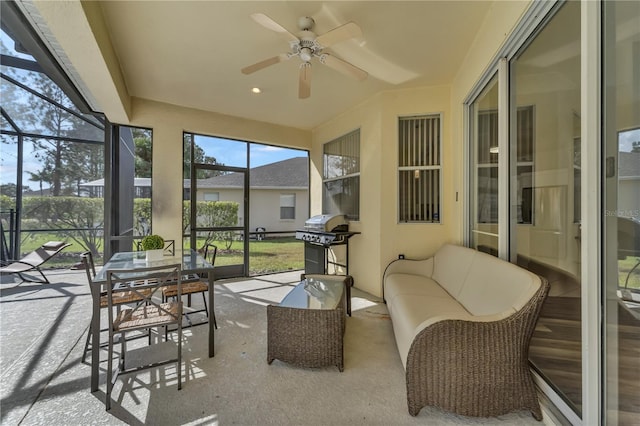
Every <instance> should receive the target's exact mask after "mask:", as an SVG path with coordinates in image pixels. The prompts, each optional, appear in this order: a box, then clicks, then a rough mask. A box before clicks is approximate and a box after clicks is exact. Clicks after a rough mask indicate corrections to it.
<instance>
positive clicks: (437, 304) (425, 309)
mask: <svg viewBox="0 0 640 426" xmlns="http://www.w3.org/2000/svg"><path fill="white" fill-rule="evenodd" d="M387 308H388V309H389V315H390V316H391V318H393V321H392V324H393V332H394V334H395V338H396V345H397V346H398V352H399V353H400V359H401V360H402V365H403V366H404V367H405V368H406V365H407V354H408V353H409V349H410V348H411V343H412V342H413V339H414V337H415V334H416V329H417V327H418V326H420V325H421V324H422V323H423V322H424V321H426V320H428V319H430V318H433V317H449V316H452V317H460V316H468V315H469V313H468V312H467V311H466V310H465V309H464V307H463V306H462V305H460V304H459V303H458V302H456V301H455V300H454V299H453V298H452V297H451V296H449V295H446V296H440V297H437V296H434V295H420V294H398V295H396V296H395V297H394V298H393V302H392V303H389V301H387Z"/></svg>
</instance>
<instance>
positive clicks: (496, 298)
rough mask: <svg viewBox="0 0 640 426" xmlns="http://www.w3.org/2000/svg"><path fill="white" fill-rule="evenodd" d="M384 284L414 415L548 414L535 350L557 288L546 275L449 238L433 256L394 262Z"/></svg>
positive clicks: (410, 407)
mask: <svg viewBox="0 0 640 426" xmlns="http://www.w3.org/2000/svg"><path fill="white" fill-rule="evenodd" d="M383 291H384V298H385V301H386V303H387V307H388V310H389V315H390V316H391V321H392V324H393V331H394V334H395V339H396V344H397V346H398V351H399V353H400V358H401V359H402V363H403V365H404V368H405V372H406V381H407V404H408V408H409V413H410V414H411V415H412V416H416V415H417V414H418V413H419V412H420V410H421V409H422V407H425V406H437V407H440V408H442V409H444V410H447V411H452V412H455V413H458V414H462V415H466V416H477V417H491V416H498V415H501V414H505V413H508V412H510V411H515V410H530V411H531V413H532V414H533V417H534V418H535V419H537V420H541V419H542V412H541V409H540V405H539V402H538V398H537V394H536V389H535V385H534V383H533V379H532V376H531V371H530V369H529V362H528V352H529V342H530V340H531V336H532V334H533V331H534V328H535V324H536V321H537V319H538V314H539V312H540V309H541V307H542V303H543V302H544V299H545V298H546V295H547V293H548V291H549V284H548V283H547V281H546V280H545V279H544V278H541V277H539V276H538V275H535V274H533V273H531V272H529V271H527V270H525V269H523V268H520V267H518V266H516V265H513V264H511V263H509V262H505V261H503V260H500V259H498V258H496V257H494V256H491V255H488V254H486V253H481V252H478V251H476V250H473V249H469V248H466V247H461V246H455V245H450V244H447V245H444V246H443V247H441V248H440V249H439V250H438V251H437V252H436V253H435V255H434V256H433V257H431V258H429V259H424V260H408V259H403V260H396V261H394V262H392V263H391V264H389V266H388V267H387V269H386V270H385V273H384V277H383Z"/></svg>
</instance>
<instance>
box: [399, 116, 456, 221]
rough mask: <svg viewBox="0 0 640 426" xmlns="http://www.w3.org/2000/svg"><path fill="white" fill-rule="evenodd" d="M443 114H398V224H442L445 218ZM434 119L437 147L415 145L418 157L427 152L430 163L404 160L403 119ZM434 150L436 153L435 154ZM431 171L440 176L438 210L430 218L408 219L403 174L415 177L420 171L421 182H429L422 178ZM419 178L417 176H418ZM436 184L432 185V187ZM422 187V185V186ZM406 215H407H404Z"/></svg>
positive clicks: (437, 199)
mask: <svg viewBox="0 0 640 426" xmlns="http://www.w3.org/2000/svg"><path fill="white" fill-rule="evenodd" d="M443 116H444V114H443V113H442V112H434V113H425V114H414V115H402V116H398V119H397V122H396V123H397V133H396V135H397V144H396V148H397V151H396V152H397V155H398V158H397V170H398V172H397V175H396V177H397V185H396V188H397V202H396V208H397V209H396V218H397V223H398V224H442V223H443V220H442V217H443V214H442V209H443V201H442V200H443V197H442V188H443V171H444V168H443V164H442V157H443V156H442V135H443V129H444V125H443ZM433 119H437V120H438V123H437V125H436V127H435V128H436V129H437V138H438V140H437V142H436V143H435V148H434V144H430V145H431V151H429V148H430V147H429V146H428V145H427V146H426V147H425V146H423V145H420V144H419V143H418V144H417V145H416V146H415V149H416V150H417V151H418V157H420V156H421V153H424V152H426V153H427V154H426V156H427V157H428V158H429V162H428V164H425V163H424V162H423V163H422V164H421V163H415V162H414V163H412V164H406V157H405V160H403V153H402V148H403V147H402V146H401V144H402V143H403V142H402V140H401V136H402V126H403V121H408V120H433ZM434 152H435V153H436V154H435V155H434ZM433 158H436V159H437V162H436V163H435V164H434V161H433ZM431 171H436V172H437V176H438V182H437V184H435V187H437V191H438V194H437V196H436V198H435V199H434V200H436V202H435V203H434V204H433V205H436V204H437V206H438V209H437V212H431V213H430V218H431V219H430V220H429V219H425V218H420V219H419V220H417V219H413V220H410V219H407V218H406V214H405V213H404V212H403V207H402V203H403V200H402V198H403V197H402V194H403V190H402V183H403V174H406V172H410V173H412V174H413V176H414V177H416V172H418V173H419V175H420V180H421V181H422V182H421V183H422V184H423V185H424V184H427V182H426V180H425V179H423V178H422V176H423V172H425V173H429V172H431ZM416 178H417V177H416ZM433 187H434V186H433V185H432V188H433ZM421 189H422V187H421ZM403 216H405V217H403Z"/></svg>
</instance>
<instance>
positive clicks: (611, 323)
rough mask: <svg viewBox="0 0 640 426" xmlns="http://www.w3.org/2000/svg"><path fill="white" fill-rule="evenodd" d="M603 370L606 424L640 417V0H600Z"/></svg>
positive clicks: (633, 422) (628, 422)
mask: <svg viewBox="0 0 640 426" xmlns="http://www.w3.org/2000/svg"><path fill="white" fill-rule="evenodd" d="M603 12H604V14H603V30H604V31H603V34H604V38H603V40H602V48H603V49H602V50H603V55H602V58H603V62H604V72H603V77H604V82H605V84H604V85H603V89H604V93H603V100H604V128H603V143H604V155H603V166H602V169H603V174H604V176H603V181H604V215H603V220H604V225H605V229H604V238H603V240H604V250H603V255H604V280H603V286H604V291H603V299H604V310H605V311H604V315H603V317H604V320H605V325H606V327H605V335H604V343H605V347H604V354H605V358H604V359H605V366H604V377H605V378H606V384H605V389H606V395H605V407H606V408H607V409H606V412H605V415H604V416H603V417H604V418H605V421H606V422H607V423H608V424H618V425H637V424H638V422H639V421H640V420H639V419H640V3H638V2H604V4H603Z"/></svg>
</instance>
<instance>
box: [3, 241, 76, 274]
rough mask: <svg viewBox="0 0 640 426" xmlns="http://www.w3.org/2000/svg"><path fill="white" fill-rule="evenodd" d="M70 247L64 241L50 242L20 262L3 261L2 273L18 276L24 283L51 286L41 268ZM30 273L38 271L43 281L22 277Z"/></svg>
mask: <svg viewBox="0 0 640 426" xmlns="http://www.w3.org/2000/svg"><path fill="white" fill-rule="evenodd" d="M70 245H71V244H69V243H65V242H62V241H49V242H48V243H46V244H43V245H42V246H40V247H39V248H37V249H35V250H34V251H32V252H31V253H29V254H28V255H26V256H25V257H23V258H21V259H19V260H6V261H2V267H1V268H0V273H1V274H18V276H19V277H20V278H21V279H22V282H25V281H26V282H39V283H43V284H49V280H48V279H47V277H45V276H44V273H42V270H41V269H40V267H41V266H42V265H43V264H44V263H45V262H47V261H48V260H49V259H51V258H52V257H54V256H56V255H57V254H58V253H60V252H61V251H62V250H64V249H65V248H67V247H69V246H70ZM30 271H38V272H39V273H40V275H42V281H38V280H33V279H27V278H25V277H24V276H23V275H22V274H24V273H26V272H30Z"/></svg>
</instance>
